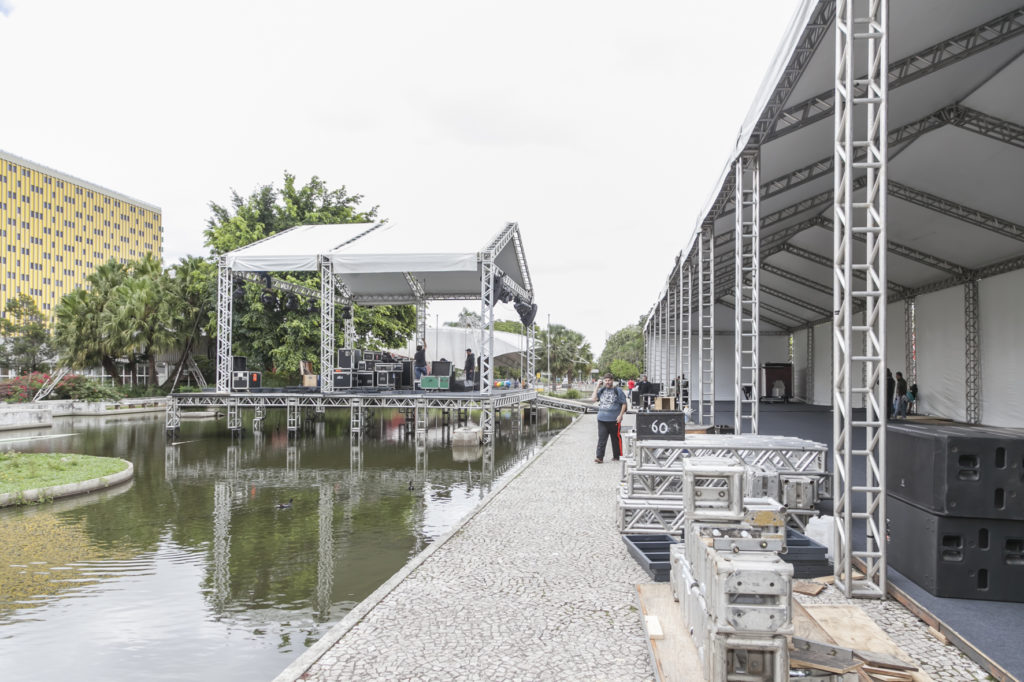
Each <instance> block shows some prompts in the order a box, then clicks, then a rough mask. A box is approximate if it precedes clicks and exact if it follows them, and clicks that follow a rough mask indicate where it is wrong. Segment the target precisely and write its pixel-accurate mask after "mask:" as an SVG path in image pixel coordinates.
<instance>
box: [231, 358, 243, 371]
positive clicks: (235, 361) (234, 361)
mask: <svg viewBox="0 0 1024 682" xmlns="http://www.w3.org/2000/svg"><path fill="white" fill-rule="evenodd" d="M231 371H232V372H244V371H245V356H243V355H232V356H231Z"/></svg>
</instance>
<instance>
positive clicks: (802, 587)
mask: <svg viewBox="0 0 1024 682" xmlns="http://www.w3.org/2000/svg"><path fill="white" fill-rule="evenodd" d="M824 589H825V583H822V582H818V581H816V580H794V581H793V591H794V592H798V593H800V594H809V595H811V596H812V597H813V596H816V595H817V594H819V593H820V592H821V591H822V590H824Z"/></svg>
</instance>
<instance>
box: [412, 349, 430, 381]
mask: <svg viewBox="0 0 1024 682" xmlns="http://www.w3.org/2000/svg"><path fill="white" fill-rule="evenodd" d="M412 368H413V371H414V372H415V373H416V381H419V380H420V379H422V378H423V377H424V376H426V374H427V340H426V339H421V340H420V342H419V344H418V345H417V346H416V355H414V356H413V358H412Z"/></svg>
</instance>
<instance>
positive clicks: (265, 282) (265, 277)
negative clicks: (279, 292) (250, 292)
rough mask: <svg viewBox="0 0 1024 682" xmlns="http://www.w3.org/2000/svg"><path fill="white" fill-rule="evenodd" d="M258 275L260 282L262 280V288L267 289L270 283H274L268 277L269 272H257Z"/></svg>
mask: <svg viewBox="0 0 1024 682" xmlns="http://www.w3.org/2000/svg"><path fill="white" fill-rule="evenodd" d="M258 276H259V278H260V280H262V282H263V288H264V289H269V288H270V287H271V285H272V284H273V283H274V280H272V279H271V278H270V273H269V272H261V273H258Z"/></svg>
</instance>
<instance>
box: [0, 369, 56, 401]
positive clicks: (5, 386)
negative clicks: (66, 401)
mask: <svg viewBox="0 0 1024 682" xmlns="http://www.w3.org/2000/svg"><path fill="white" fill-rule="evenodd" d="M49 378H50V375H49V374H43V373H42V372H32V373H31V374H22V375H21V376H18V377H14V378H13V379H5V380H4V381H2V382H0V400H2V401H4V402H5V403H27V402H31V400H32V398H33V397H34V396H35V394H36V393H38V392H39V389H40V388H41V387H42V385H43V384H44V383H46V380H47V379H49Z"/></svg>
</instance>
